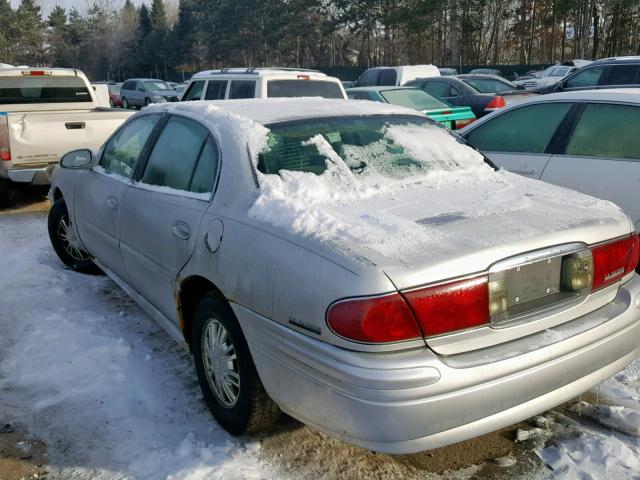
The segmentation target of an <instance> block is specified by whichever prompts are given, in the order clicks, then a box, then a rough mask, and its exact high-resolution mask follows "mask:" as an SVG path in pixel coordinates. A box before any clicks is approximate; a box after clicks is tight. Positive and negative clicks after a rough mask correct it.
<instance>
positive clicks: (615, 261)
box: [591, 233, 640, 291]
mask: <svg viewBox="0 0 640 480" xmlns="http://www.w3.org/2000/svg"><path fill="white" fill-rule="evenodd" d="M591 253H592V254H593V286H592V287H591V290H592V291H595V290H599V289H601V288H604V287H606V286H608V285H611V284H613V283H616V282H617V281H619V280H620V279H621V278H622V277H624V276H625V275H626V274H627V273H630V272H633V271H634V270H635V269H636V266H637V265H638V256H639V255H640V239H638V235H637V234H636V233H633V234H632V235H630V236H628V237H626V238H624V239H622V240H615V241H613V242H609V243H605V244H604V245H598V246H597V247H594V248H592V249H591Z"/></svg>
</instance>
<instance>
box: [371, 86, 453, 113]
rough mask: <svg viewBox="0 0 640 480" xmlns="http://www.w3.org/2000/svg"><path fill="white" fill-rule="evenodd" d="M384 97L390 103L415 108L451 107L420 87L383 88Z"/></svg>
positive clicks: (381, 93)
mask: <svg viewBox="0 0 640 480" xmlns="http://www.w3.org/2000/svg"><path fill="white" fill-rule="evenodd" d="M380 95H382V98H384V99H385V100H386V101H387V102H388V103H391V104H393V105H399V106H401V107H407V108H413V109H414V110H430V109H433V108H450V106H449V105H447V104H446V103H444V102H443V101H442V100H439V99H437V98H436V97H434V96H433V95H430V94H428V93H427V92H425V91H424V90H420V89H419V88H398V89H395V90H383V91H381V92H380Z"/></svg>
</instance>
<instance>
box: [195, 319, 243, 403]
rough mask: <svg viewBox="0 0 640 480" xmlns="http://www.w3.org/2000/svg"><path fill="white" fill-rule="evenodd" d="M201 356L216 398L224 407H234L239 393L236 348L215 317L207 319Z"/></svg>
mask: <svg viewBox="0 0 640 480" xmlns="http://www.w3.org/2000/svg"><path fill="white" fill-rule="evenodd" d="M202 357H203V358H202V359H203V362H204V366H205V370H206V373H207V380H208V381H209V386H210V387H211V390H212V392H213V394H214V395H215V397H216V400H218V402H220V404H221V405H222V406H224V407H226V408H232V407H234V406H235V404H236V403H237V402H238V396H239V394H240V371H239V369H238V359H237V356H236V349H235V346H234V345H233V341H232V340H231V336H230V335H229V332H228V331H227V329H226V328H225V327H224V326H223V325H222V323H220V322H219V321H218V320H216V319H215V318H211V319H209V320H208V321H207V324H206V326H205V329H204V335H203V336H202Z"/></svg>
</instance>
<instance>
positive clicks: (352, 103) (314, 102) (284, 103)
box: [145, 97, 421, 125]
mask: <svg viewBox="0 0 640 480" xmlns="http://www.w3.org/2000/svg"><path fill="white" fill-rule="evenodd" d="M211 107H213V108H211ZM158 110H166V111H169V112H174V113H181V112H183V113H184V114H186V115H197V116H198V117H199V118H202V117H206V116H212V117H220V116H225V115H226V116H231V117H234V118H235V119H238V117H244V118H247V119H250V120H253V121H255V122H257V123H261V124H263V125H268V124H270V123H279V122H287V121H293V120H302V119H312V118H327V117H346V116H353V115H355V116H359V115H363V116H366V115H412V116H421V114H420V113H419V112H417V111H416V110H413V109H410V108H404V107H399V106H396V105H390V104H387V103H380V102H363V101H358V100H346V99H327V98H319V97H308V98H304V97H298V98H251V99H243V100H214V101H211V100H209V101H207V100H204V101H194V102H178V103H158V104H153V105H152V106H151V107H147V108H145V111H158Z"/></svg>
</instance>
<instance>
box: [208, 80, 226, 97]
mask: <svg viewBox="0 0 640 480" xmlns="http://www.w3.org/2000/svg"><path fill="white" fill-rule="evenodd" d="M226 93H227V81H226V80H209V84H208V85H207V93H206V94H205V96H204V99H205V100H223V99H224V96H225V94H226Z"/></svg>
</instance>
